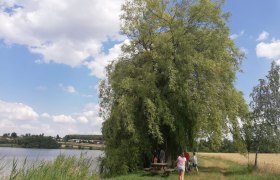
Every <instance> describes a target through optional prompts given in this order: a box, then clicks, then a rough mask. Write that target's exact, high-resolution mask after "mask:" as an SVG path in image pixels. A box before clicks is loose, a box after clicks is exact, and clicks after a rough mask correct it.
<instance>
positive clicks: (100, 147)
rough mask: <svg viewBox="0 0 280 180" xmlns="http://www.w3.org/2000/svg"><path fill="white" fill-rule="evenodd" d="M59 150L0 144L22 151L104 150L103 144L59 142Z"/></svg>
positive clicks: (0, 145)
mask: <svg viewBox="0 0 280 180" xmlns="http://www.w3.org/2000/svg"><path fill="white" fill-rule="evenodd" d="M59 145H60V146H59V148H45V147H42V148H38V147H24V146H20V145H17V144H0V147H9V148H24V149H73V150H104V148H105V146H104V145H103V144H89V143H73V142H59Z"/></svg>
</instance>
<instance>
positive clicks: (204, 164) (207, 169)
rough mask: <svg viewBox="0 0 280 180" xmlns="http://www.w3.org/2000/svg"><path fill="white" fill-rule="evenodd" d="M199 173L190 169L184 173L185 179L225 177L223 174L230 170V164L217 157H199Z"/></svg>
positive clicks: (209, 179)
mask: <svg viewBox="0 0 280 180" xmlns="http://www.w3.org/2000/svg"><path fill="white" fill-rule="evenodd" d="M198 168H199V173H196V172H195V171H192V172H191V173H187V174H186V176H185V177H186V179H207V180H211V179H220V180H224V179H227V177H226V176H225V175H226V174H227V173H229V172H230V168H231V166H230V165H229V164H227V163H225V162H224V161H221V160H218V159H212V158H211V159H210V158H203V157H201V158H200V160H199V166H198Z"/></svg>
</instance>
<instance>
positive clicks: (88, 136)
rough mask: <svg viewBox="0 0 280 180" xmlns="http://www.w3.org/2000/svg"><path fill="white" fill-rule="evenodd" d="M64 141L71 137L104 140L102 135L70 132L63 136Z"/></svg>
mask: <svg viewBox="0 0 280 180" xmlns="http://www.w3.org/2000/svg"><path fill="white" fill-rule="evenodd" d="M63 139H64V141H68V140H69V139H82V140H103V137H102V135H82V134H70V135H65V136H64V137H63Z"/></svg>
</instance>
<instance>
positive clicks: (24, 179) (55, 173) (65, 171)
mask: <svg viewBox="0 0 280 180" xmlns="http://www.w3.org/2000/svg"><path fill="white" fill-rule="evenodd" d="M26 162H27V161H26V160H25V162H24V163H23V165H21V166H20V167H18V162H17V161H16V160H14V161H13V163H12V169H11V173H10V175H9V176H8V177H1V179H9V180H87V179H91V180H92V179H94V180H95V179H96V180H98V179H100V178H99V176H98V175H97V173H96V172H95V171H94V170H93V169H92V168H91V167H92V159H91V158H88V157H86V156H84V155H81V156H80V157H79V158H77V157H75V156H72V157H67V156H65V155H59V156H58V157H57V158H56V159H55V160H54V161H53V162H48V161H37V162H34V163H32V164H30V165H28V164H27V163H26Z"/></svg>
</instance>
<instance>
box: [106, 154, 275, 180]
mask: <svg viewBox="0 0 280 180" xmlns="http://www.w3.org/2000/svg"><path fill="white" fill-rule="evenodd" d="M279 177H280V172H279V174H275V173H274V174H273V173H261V172H258V171H255V170H253V168H252V167H250V168H248V167H247V166H242V165H239V164H237V163H234V162H232V161H227V160H222V159H217V158H209V157H207V158H206V157H200V158H199V173H196V172H195V171H192V172H190V173H186V174H185V179H192V180H203V179H205V180H212V179H229V180H236V179H238V180H239V179H240V180H243V179H244V180H263V179H267V180H270V179H272V180H273V179H275V180H276V179H279ZM130 179H135V180H140V179H141V180H173V179H174V180H176V179H178V174H177V171H174V172H173V173H172V174H171V175H170V176H168V177H164V176H162V175H161V174H158V175H150V173H149V172H145V171H139V172H137V173H133V174H128V175H124V176H118V177H114V178H108V180H130Z"/></svg>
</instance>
